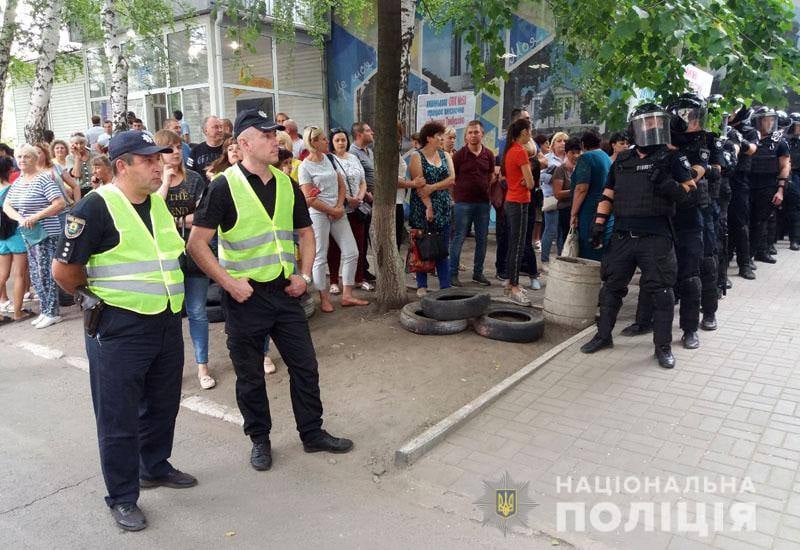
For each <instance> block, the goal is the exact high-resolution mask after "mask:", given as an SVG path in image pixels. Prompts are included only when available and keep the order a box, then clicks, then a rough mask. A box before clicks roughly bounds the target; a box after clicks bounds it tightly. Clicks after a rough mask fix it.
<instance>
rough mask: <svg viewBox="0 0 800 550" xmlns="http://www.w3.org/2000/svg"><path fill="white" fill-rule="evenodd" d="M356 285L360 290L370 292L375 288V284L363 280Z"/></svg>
mask: <svg viewBox="0 0 800 550" xmlns="http://www.w3.org/2000/svg"><path fill="white" fill-rule="evenodd" d="M358 287H359V288H360V289H361V290H366V291H367V292H372V291H373V290H375V285H373V284H372V283H370V282H369V281H363V282H362V283H359V285H358Z"/></svg>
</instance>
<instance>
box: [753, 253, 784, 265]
mask: <svg viewBox="0 0 800 550" xmlns="http://www.w3.org/2000/svg"><path fill="white" fill-rule="evenodd" d="M754 259H755V261H757V262H763V263H765V264H775V263H778V260H776V259H775V258H773V257H772V256H770V255H769V254H766V253H761V254H756V257H755V258H754Z"/></svg>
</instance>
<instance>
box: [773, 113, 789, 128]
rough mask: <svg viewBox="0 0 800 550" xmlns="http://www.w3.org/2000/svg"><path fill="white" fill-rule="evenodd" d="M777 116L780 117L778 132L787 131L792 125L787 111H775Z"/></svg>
mask: <svg viewBox="0 0 800 550" xmlns="http://www.w3.org/2000/svg"><path fill="white" fill-rule="evenodd" d="M775 114H776V115H778V130H785V129H786V128H788V126H789V125H790V124H791V123H792V120H791V119H790V118H789V115H787V114H786V111H775Z"/></svg>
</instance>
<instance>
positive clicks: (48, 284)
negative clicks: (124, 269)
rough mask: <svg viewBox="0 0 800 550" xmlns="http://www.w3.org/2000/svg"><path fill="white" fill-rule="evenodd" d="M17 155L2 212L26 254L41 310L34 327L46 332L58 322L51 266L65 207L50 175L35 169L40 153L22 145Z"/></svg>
mask: <svg viewBox="0 0 800 550" xmlns="http://www.w3.org/2000/svg"><path fill="white" fill-rule="evenodd" d="M16 154H17V165H18V166H19V169H20V175H19V178H17V180H16V181H15V182H14V185H13V186H11V190H10V191H8V195H7V196H6V200H5V202H4V203H3V212H5V214H6V215H7V216H8V217H9V218H11V219H12V220H14V221H16V222H17V223H18V224H19V227H20V233H21V234H22V239H23V240H24V241H25V247H26V249H27V251H28V261H29V263H30V274H31V280H32V281H33V287H34V288H35V289H36V294H37V295H38V296H39V300H40V306H41V314H40V315H39V316H38V317H37V318H36V319H35V320H34V321H33V326H35V327H36V328H47V327H49V326H52V325H55V324H56V323H60V322H61V316H60V315H59V314H58V287H57V285H56V282H55V280H54V279H53V273H52V263H53V258H55V255H56V246H57V245H58V239H59V238H60V236H61V233H62V232H63V231H64V228H63V227H62V225H61V220H59V218H58V214H59V213H60V212H61V211H62V210H64V207H65V206H66V204H67V203H66V201H65V200H64V196H63V194H62V192H61V188H60V187H59V186H58V184H56V182H55V181H54V180H53V178H52V177H50V174H49V173H47V172H44V171H42V170H40V169H39V167H38V166H37V162H38V159H39V152H38V151H37V149H36V148H35V147H34V146H32V145H28V144H25V145H22V146H21V147H18V148H17V151H16ZM67 223H69V218H67Z"/></svg>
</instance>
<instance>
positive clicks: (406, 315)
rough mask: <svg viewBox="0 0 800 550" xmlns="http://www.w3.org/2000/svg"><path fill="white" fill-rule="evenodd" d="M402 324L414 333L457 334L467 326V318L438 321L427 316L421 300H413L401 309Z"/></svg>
mask: <svg viewBox="0 0 800 550" xmlns="http://www.w3.org/2000/svg"><path fill="white" fill-rule="evenodd" d="M400 324H401V325H402V326H403V328H404V329H406V330H407V331H409V332H413V333H414V334H425V335H428V334H436V335H445V334H456V333H459V332H461V331H463V330H465V329H466V328H467V320H466V319H456V320H451V321H437V320H436V319H431V318H430V317H427V316H426V315H425V313H423V311H422V306H421V305H420V303H419V302H411V303H410V304H406V305H405V306H403V309H401V310H400Z"/></svg>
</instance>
